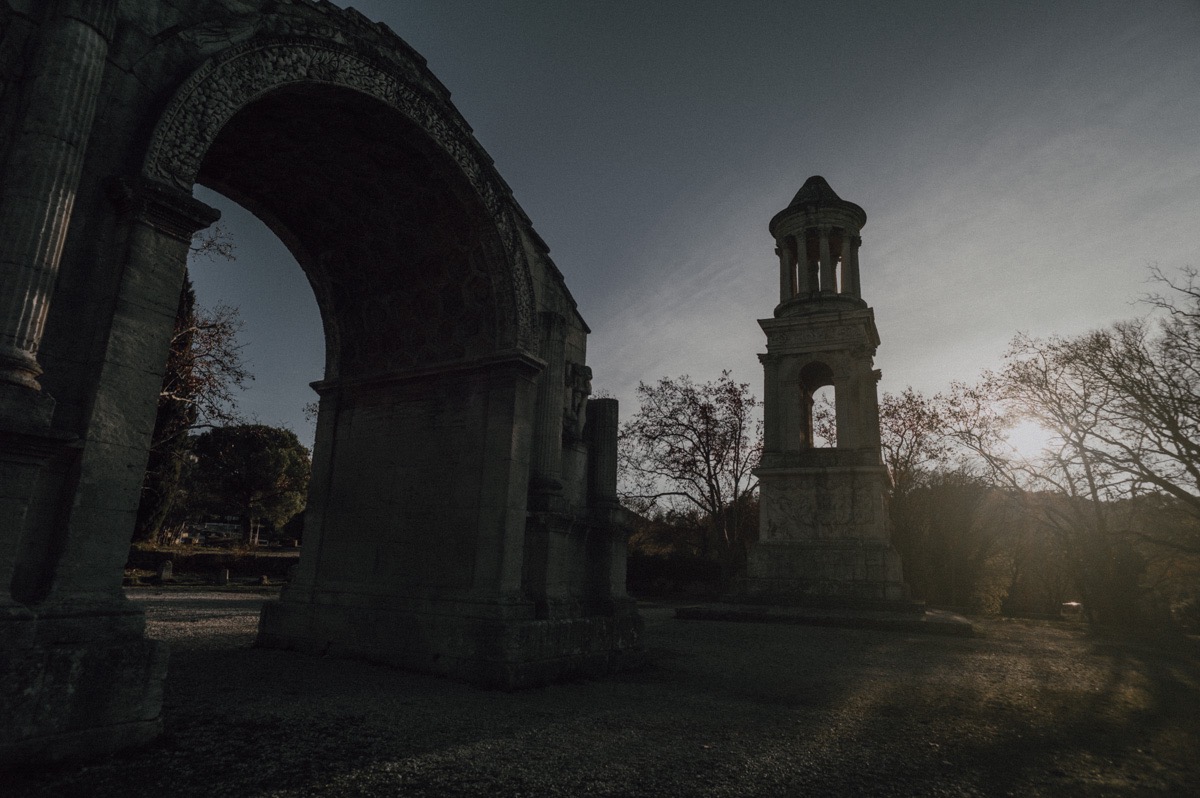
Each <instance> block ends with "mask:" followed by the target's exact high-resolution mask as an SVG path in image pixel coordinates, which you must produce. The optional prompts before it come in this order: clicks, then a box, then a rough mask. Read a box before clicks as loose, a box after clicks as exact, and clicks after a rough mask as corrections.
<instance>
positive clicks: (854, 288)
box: [842, 234, 862, 299]
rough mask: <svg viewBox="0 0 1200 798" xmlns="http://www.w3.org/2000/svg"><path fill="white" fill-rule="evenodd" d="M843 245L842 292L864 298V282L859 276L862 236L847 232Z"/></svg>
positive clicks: (856, 297)
mask: <svg viewBox="0 0 1200 798" xmlns="http://www.w3.org/2000/svg"><path fill="white" fill-rule="evenodd" d="M844 241H845V243H844V244H843V245H842V293H843V294H849V295H850V296H852V297H854V298H855V299H862V282H861V281H860V280H859V277H858V248H859V247H860V246H862V238H861V237H860V236H856V235H849V234H847V235H846V237H845V239H844Z"/></svg>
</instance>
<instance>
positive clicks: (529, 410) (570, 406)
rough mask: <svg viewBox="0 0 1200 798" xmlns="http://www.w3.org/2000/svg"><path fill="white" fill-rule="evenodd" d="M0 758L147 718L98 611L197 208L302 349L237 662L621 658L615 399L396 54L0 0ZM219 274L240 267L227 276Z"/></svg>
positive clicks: (528, 246) (127, 617) (581, 336)
mask: <svg viewBox="0 0 1200 798" xmlns="http://www.w3.org/2000/svg"><path fill="white" fill-rule="evenodd" d="M0 45H2V46H0V163H2V164H3V185H2V188H0V202H2V204H0V266H2V269H3V272H2V273H3V277H4V282H3V293H2V294H0V325H2V326H0V333H2V334H3V338H0V445H2V452H0V457H2V459H0V468H2V469H3V472H2V473H3V486H2V487H3V494H2V496H0V582H2V584H3V586H4V589H3V590H0V711H2V712H3V713H4V714H5V715H6V717H3V718H0V762H12V761H30V760H33V759H54V758H63V757H71V756H75V755H77V754H80V753H82V752H88V753H94V752H96V751H99V750H111V749H115V748H119V747H122V746H126V745H131V744H136V743H138V742H142V741H144V740H147V739H149V738H151V737H153V736H154V735H155V734H156V733H157V732H158V730H159V728H160V726H161V720H160V717H159V708H160V704H161V689H162V683H163V679H164V677H165V669H166V652H165V651H164V648H163V646H162V644H160V643H158V642H156V641H154V640H150V639H147V638H146V637H145V635H144V631H143V627H144V623H143V619H142V616H141V613H140V611H139V610H138V609H137V608H136V607H135V606H133V605H132V604H130V603H129V602H128V601H127V600H126V599H125V597H124V595H123V593H122V589H121V578H122V568H123V564H124V562H125V557H126V553H127V549H128V544H129V539H130V535H131V532H132V525H133V519H134V513H135V511H136V508H137V504H138V496H139V490H140V486H141V480H142V473H143V471H144V468H145V461H146V449H147V446H148V444H149V439H150V434H151V431H152V428H153V424H154V415H155V403H156V398H157V395H158V392H159V385H160V383H161V380H162V373H163V366H164V362H165V359H166V352H167V347H168V343H169V340H170V335H171V329H172V325H173V321H174V315H175V309H176V305H177V302H178V298H179V292H180V289H181V285H182V281H183V274H184V267H185V263H186V257H187V252H188V244H189V242H190V240H191V237H192V235H193V234H194V233H195V232H197V231H199V230H202V229H204V228H205V227H207V226H209V225H211V224H212V223H213V222H214V221H215V220H216V218H217V217H218V215H219V214H218V213H217V212H216V211H215V210H214V209H212V208H209V207H208V206H206V205H204V204H203V203H201V202H199V201H197V200H196V199H194V198H193V196H192V188H193V186H194V185H196V184H202V185H206V186H209V187H211V188H213V189H215V190H217V191H219V192H221V193H223V194H225V195H226V196H228V197H230V198H231V199H233V200H235V201H237V202H239V203H241V204H242V205H243V206H245V207H246V208H248V209H250V210H251V211H252V212H254V213H255V214H256V215H257V216H258V217H259V218H261V219H262V220H263V221H264V222H265V223H266V224H267V225H268V226H270V227H271V229H273V230H274V231H275V233H276V234H277V235H278V236H279V237H280V239H281V240H282V241H283V242H284V243H285V244H286V245H287V246H288V247H289V249H290V250H291V251H292V253H293V254H294V255H295V257H296V260H297V262H298V263H299V264H300V265H301V267H302V268H303V270H304V272H305V275H306V276H307V278H308V280H309V282H310V283H311V285H312V288H313V291H314V294H315V296H316V298H317V304H318V307H319V308H320V312H321V317H322V322H323V325H324V330H325V339H326V365H325V373H324V375H314V377H317V376H320V379H319V380H318V381H317V382H314V383H313V387H314V389H315V390H316V392H317V394H318V396H319V414H318V421H317V438H316V443H315V447H314V451H313V478H312V483H311V486H310V493H309V501H308V510H307V512H306V516H305V529H304V548H303V551H302V554H301V558H300V564H299V566H298V569H297V574H296V576H295V578H294V579H293V580H292V581H291V582H290V583H289V584H288V585H287V587H286V588H285V589H284V591H283V594H282V597H281V599H280V600H279V601H278V602H273V603H270V604H268V606H267V607H266V608H265V609H264V612H263V616H262V619H261V622H260V631H259V644H260V645H264V646H271V647H278V648H291V649H299V650H308V651H322V652H332V653H336V654H342V655H346V656H357V657H366V658H370V659H372V660H376V661H381V662H385V663H389V664H394V665H399V666H402V667H407V668H413V669H418V670H422V671H427V672H432V673H438V674H444V675H447V676H452V677H456V678H462V679H468V680H471V681H474V682H477V683H480V684H485V685H494V686H501V687H515V686H522V685H528V684H536V683H542V682H545V681H548V680H552V679H555V678H560V677H563V676H567V675H571V674H576V673H580V672H586V673H602V672H606V671H609V670H612V669H614V668H617V667H621V666H623V665H626V664H629V663H631V662H633V661H636V659H637V657H638V654H639V651H640V643H639V633H640V622H639V620H638V617H637V614H636V611H635V610H634V607H633V605H632V603H631V602H630V601H629V600H628V598H627V597H626V596H625V593H624V535H623V531H622V518H623V516H622V511H621V509H620V507H619V505H618V504H617V502H616V488H615V480H616V424H617V416H616V403H615V401H614V400H604V399H601V400H589V399H588V395H589V393H590V379H591V372H590V370H589V369H588V367H587V366H586V365H585V363H586V338H587V333H588V329H587V326H586V325H585V323H584V322H583V320H582V319H581V318H580V316H579V314H578V312H577V311H576V307H575V303H574V301H573V300H572V298H571V295H570V293H569V291H568V290H567V288H566V286H565V284H564V282H563V279H562V275H561V274H560V273H559V271H558V270H557V268H556V267H555V266H554V264H553V263H552V262H551V261H550V259H549V257H548V254H547V249H546V247H545V245H544V244H543V243H542V242H541V240H540V239H539V238H538V236H537V234H536V233H535V232H534V231H533V228H532V226H531V225H530V222H529V219H528V218H527V217H526V216H525V215H524V213H523V212H522V211H521V209H520V207H519V206H518V205H517V203H516V201H515V200H514V198H513V197H512V194H511V191H510V190H509V189H508V187H507V186H506V185H505V183H504V182H503V180H502V179H501V178H500V176H499V175H498V174H497V172H496V171H495V169H494V167H493V166H492V163H491V161H490V159H489V158H488V156H487V154H486V153H485V152H484V151H483V149H482V148H481V147H480V145H479V144H478V142H476V140H475V139H474V137H473V135H472V133H471V130H470V128H469V127H468V126H467V124H466V122H465V121H464V120H463V119H462V117H461V116H460V115H459V114H458V112H457V111H456V110H455V108H454V106H453V105H452V104H451V103H450V100H449V93H448V92H447V91H446V90H445V89H444V88H443V87H442V86H441V84H440V83H438V81H437V79H436V78H435V77H434V76H433V75H432V74H431V73H430V72H429V70H428V69H427V68H426V66H425V63H424V61H423V60H422V59H421V57H420V56H419V55H417V54H416V53H415V52H413V51H412V50H411V49H410V48H409V47H408V46H407V45H406V44H405V43H404V42H403V41H402V40H400V39H399V38H398V37H397V36H395V35H394V34H393V33H392V32H391V31H389V30H387V29H386V28H384V27H383V26H381V25H376V24H374V23H371V22H370V21H369V20H367V19H365V18H364V17H362V16H361V15H359V14H357V13H356V12H353V11H346V10H341V9H338V8H336V7H334V6H332V5H331V4H329V3H325V2H316V1H310V0H287V1H285V2H267V0H260V1H259V2H254V1H251V2H245V0H241V1H239V2H234V0H207V1H206V2H205V1H201V2H194V3H185V4H181V3H170V2H153V1H152V0H53V1H52V2H44V0H37V1H35V0H3V2H0ZM245 268H253V265H252V264H247V265H246V266H245Z"/></svg>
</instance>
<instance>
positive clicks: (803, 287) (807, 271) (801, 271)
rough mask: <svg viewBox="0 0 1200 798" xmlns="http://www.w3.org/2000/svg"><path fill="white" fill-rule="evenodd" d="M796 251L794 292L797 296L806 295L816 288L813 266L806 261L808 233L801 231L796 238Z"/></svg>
mask: <svg viewBox="0 0 1200 798" xmlns="http://www.w3.org/2000/svg"><path fill="white" fill-rule="evenodd" d="M796 252H797V260H798V267H799V268H797V269H796V272H797V274H798V275H799V277H798V283H797V286H796V294H797V295H798V296H808V295H809V294H811V293H812V292H813V291H815V290H817V286H816V285H814V284H813V268H812V264H811V263H809V261H808V233H807V231H806V232H804V233H801V234H800V236H799V237H798V238H797V239H796Z"/></svg>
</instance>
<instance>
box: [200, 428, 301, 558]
mask: <svg viewBox="0 0 1200 798" xmlns="http://www.w3.org/2000/svg"><path fill="white" fill-rule="evenodd" d="M192 451H193V454H194V456H195V467H194V470H193V479H192V480H191V482H192V484H191V490H192V495H193V503H194V506H196V507H197V508H202V509H203V510H205V511H207V513H209V514H211V515H230V516H237V517H238V519H239V521H240V523H241V526H242V534H243V538H244V540H245V542H247V543H250V542H252V540H251V535H252V530H253V529H254V527H255V525H257V524H259V523H262V522H266V523H268V524H271V525H272V526H273V527H275V528H279V527H282V526H283V525H284V524H286V523H287V522H288V521H289V520H290V519H291V518H292V517H293V516H295V515H296V514H297V513H299V512H300V511H301V510H303V509H304V502H305V498H306V496H307V491H308V478H309V472H310V460H309V452H308V449H307V448H305V447H304V446H303V445H302V444H301V443H300V440H299V439H298V438H297V437H296V434H295V433H294V432H292V431H291V430H287V429H281V428H278V427H268V426H264V425H261V424H243V425H239V426H233V427H214V428H213V429H210V430H207V431H206V432H204V433H202V434H200V435H198V436H196V437H195V439H194V440H193V444H192Z"/></svg>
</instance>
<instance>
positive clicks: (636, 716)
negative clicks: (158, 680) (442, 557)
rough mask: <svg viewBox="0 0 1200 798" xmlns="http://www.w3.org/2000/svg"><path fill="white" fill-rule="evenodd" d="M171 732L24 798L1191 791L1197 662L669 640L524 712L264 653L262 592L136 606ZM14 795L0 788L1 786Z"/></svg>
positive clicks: (751, 636) (808, 634)
mask: <svg viewBox="0 0 1200 798" xmlns="http://www.w3.org/2000/svg"><path fill="white" fill-rule="evenodd" d="M136 598H138V600H139V601H142V602H144V605H145V606H146V609H147V613H148V619H149V629H150V633H151V635H153V636H157V637H162V638H164V639H167V640H169V641H170V642H171V644H172V649H173V654H172V662H171V670H170V676H169V677H168V685H167V692H166V698H165V708H164V718H165V723H166V727H167V734H166V735H165V736H164V738H163V739H162V740H161V741H160V742H159V743H157V744H155V745H154V746H152V747H151V748H149V749H146V750H144V751H141V752H137V753H135V754H129V755H124V756H121V757H117V758H114V759H110V760H107V761H105V762H102V763H99V764H95V765H91V766H87V767H73V768H65V769H57V770H53V771H43V772H38V773H25V774H18V775H17V777H16V778H15V780H14V779H12V778H11V777H10V778H9V784H8V786H7V787H0V795H5V796H8V795H11V796H14V798H15V796H26V795H28V796H55V798H66V797H67V796H97V798H100V797H102V796H122V798H124V797H125V796H134V795H153V796H159V795H161V796H171V798H186V797H187V796H204V797H205V798H209V797H211V796H225V795H229V796H239V798H250V797H251V796H263V797H266V796H272V797H275V796H278V797H279V798H283V797H284V796H287V797H288V798H292V797H293V796H339V797H341V796H388V795H404V796H455V795H464V796H466V795H481V796H482V795H487V796H517V795H524V796H540V795H589V796H591V795H595V796H600V795H608V796H786V795H797V796H799V795H805V796H808V795H1019V796H1026V795H1054V796H1062V795H1068V796H1069V795H1087V796H1093V795H1116V796H1123V795H1179V796H1186V795H1200V659H1198V657H1197V654H1196V647H1195V646H1191V647H1190V648H1189V647H1181V648H1178V649H1176V650H1173V651H1163V650H1159V649H1152V648H1148V647H1140V646H1137V645H1132V644H1121V643H1114V642H1111V641H1108V642H1106V641H1099V640H1095V639H1092V638H1089V637H1088V636H1087V635H1085V634H1084V632H1083V631H1082V630H1081V629H1078V628H1070V627H1065V626H1059V625H1052V624H1043V623H1018V622H1008V623H1004V622H987V621H985V622H982V623H981V624H980V627H981V629H982V631H983V632H984V634H985V636H984V637H979V638H968V639H958V638H946V637H924V636H920V635H915V634H900V633H894V632H879V631H867V630H843V629H829V628H816V627H802V626H775V625H762V624H737V623H719V622H697V621H679V620H675V619H674V618H673V617H672V611H671V608H669V607H665V606H646V607H645V608H644V610H643V614H644V616H645V617H646V621H647V624H646V638H645V639H646V643H647V647H648V649H649V651H650V653H651V659H652V662H653V664H652V666H651V667H650V668H648V669H646V670H644V671H641V672H638V673H633V674H624V675H620V676H618V677H615V678H611V679H607V680H603V681H596V682H579V683H573V684H566V685H558V686H554V687H549V688H545V689H541V690H531V691H525V692H520V693H499V692H490V691H483V690H478V689H475V688H472V687H469V686H466V685H460V684H454V683H451V682H447V681H443V680H440V679H435V678H431V677H425V676H419V675H414V674H408V673H403V672H399V671H395V670H390V669H387V668H382V667H376V666H372V665H368V664H364V663H356V662H345V661H340V660H335V659H327V658H319V657H310V656H302V655H295V654H289V653H285V652H277V651H259V650H255V649H251V648H249V646H250V643H251V642H252V640H253V635H254V630H255V624H256V618H257V609H258V606H259V603H260V602H261V600H262V597H261V596H260V595H253V594H244V593H243V594H236V593H212V592H210V593H162V594H160V595H157V596H156V595H154V594H153V593H152V592H141V593H139V594H138V595H137V596H136ZM0 783H2V782H0Z"/></svg>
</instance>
